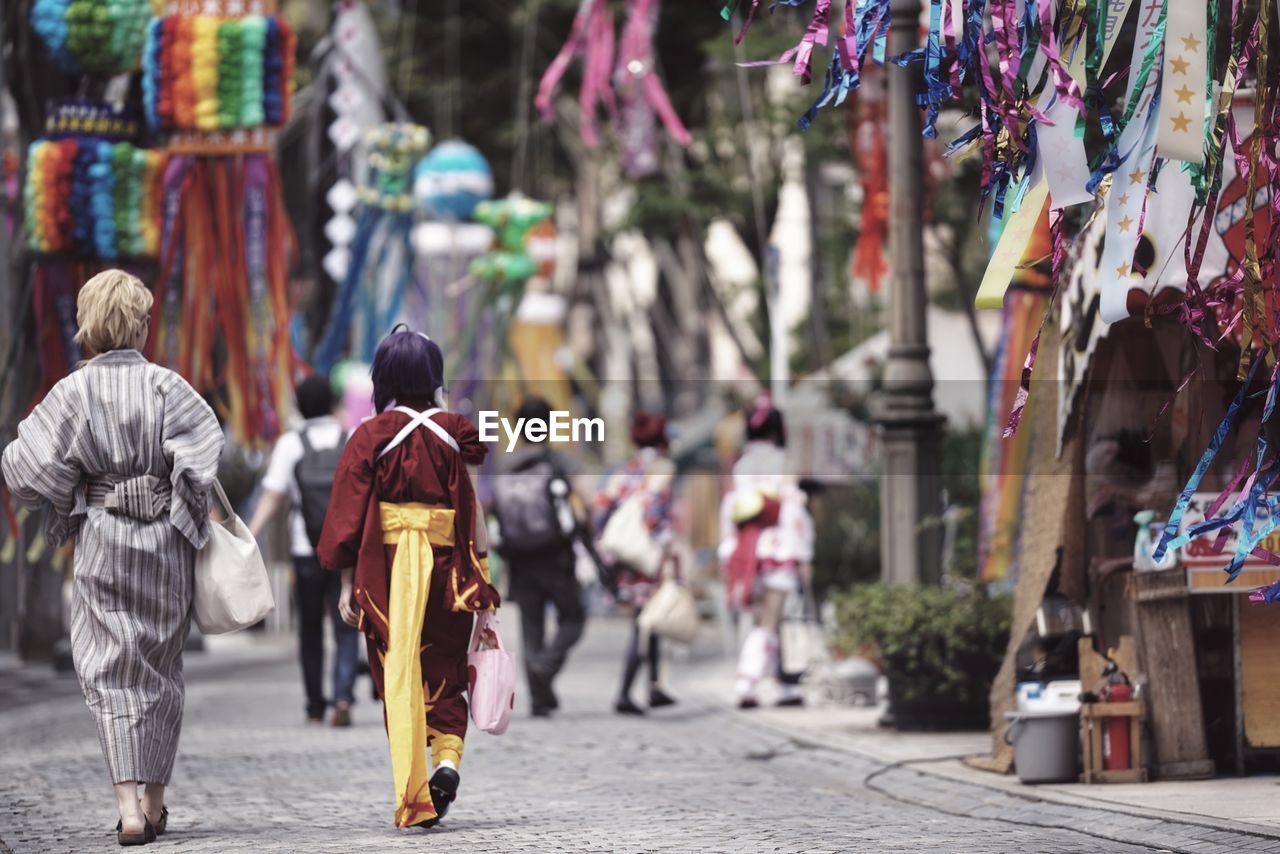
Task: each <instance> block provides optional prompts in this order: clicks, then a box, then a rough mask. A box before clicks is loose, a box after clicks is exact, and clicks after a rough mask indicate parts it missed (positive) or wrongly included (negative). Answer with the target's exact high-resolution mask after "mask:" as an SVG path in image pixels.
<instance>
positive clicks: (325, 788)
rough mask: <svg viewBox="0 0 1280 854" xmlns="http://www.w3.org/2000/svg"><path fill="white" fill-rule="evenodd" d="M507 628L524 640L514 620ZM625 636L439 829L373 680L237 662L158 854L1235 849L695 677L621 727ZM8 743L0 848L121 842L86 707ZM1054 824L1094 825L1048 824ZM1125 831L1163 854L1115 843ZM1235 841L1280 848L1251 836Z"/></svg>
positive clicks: (197, 742) (189, 728) (517, 734)
mask: <svg viewBox="0 0 1280 854" xmlns="http://www.w3.org/2000/svg"><path fill="white" fill-rule="evenodd" d="M504 624H505V626H506V627H507V630H508V632H511V631H513V629H512V627H513V626H514V625H515V624H516V621H515V619H514V614H507V615H506V618H505V620H504ZM621 642H622V636H621V632H620V631H619V627H618V626H617V625H616V624H611V623H608V622H605V621H598V622H596V623H595V624H593V625H592V626H591V627H590V628H589V631H588V635H587V638H586V639H585V640H584V642H583V645H582V646H581V647H580V648H579V649H578V651H577V653H576V654H575V656H574V657H573V658H572V659H571V661H570V666H569V670H568V672H567V673H566V675H565V676H564V677H563V678H562V681H561V686H562V691H561V693H562V698H561V700H562V712H561V713H560V714H559V715H558V716H557V717H555V718H554V719H552V720H549V721H546V720H531V719H529V718H528V717H524V716H522V717H519V718H518V719H517V720H516V721H515V722H514V723H513V725H512V727H511V729H510V731H509V732H508V733H507V734H506V735H504V736H502V737H501V738H494V737H491V736H487V735H483V734H477V735H474V736H473V737H472V739H471V741H470V742H469V743H468V746H467V755H466V760H465V763H464V766H463V774H464V776H463V787H462V789H461V792H460V796H459V800H458V802H457V804H456V805H455V807H454V809H453V810H452V812H451V813H450V815H449V818H448V819H447V821H446V823H445V824H444V825H443V826H442V827H441V828H439V829H436V830H433V831H422V830H412V831H398V830H396V829H395V828H394V827H392V825H391V816H392V803H391V772H390V766H389V762H388V759H387V754H386V742H385V736H384V734H383V730H382V725H381V719H380V713H379V711H378V707H376V706H375V705H373V704H372V703H370V702H368V700H367V697H368V689H367V684H368V683H367V681H365V680H361V683H360V697H361V702H360V704H359V705H358V706H357V709H356V726H355V727H353V728H352V729H350V730H345V731H343V730H333V729H330V728H328V727H324V728H320V727H311V728H309V727H306V726H304V725H303V724H302V722H301V718H302V711H301V709H302V700H301V688H300V686H299V681H298V677H297V671H296V664H295V661H294V659H293V655H292V649H291V648H290V647H289V646H287V645H285V644H284V643H274V645H272V646H271V647H270V650H269V651H270V654H269V655H265V656H264V655H258V656H256V657H254V658H252V659H249V660H247V662H246V663H245V664H244V665H243V666H242V667H239V668H235V669H230V668H227V667H225V666H221V665H220V666H219V667H217V668H216V669H214V668H209V669H208V672H207V673H205V672H203V671H202V670H201V668H199V667H196V666H195V665H193V666H192V667H191V669H192V671H193V673H192V675H191V677H190V678H189V686H188V694H187V707H186V723H185V729H184V732H183V744H182V750H181V752H180V755H179V760H178V769H177V772H176V776H175V780H174V785H173V788H172V790H171V799H170V802H171V809H172V818H171V821H170V833H169V835H168V836H166V837H164V838H163V839H161V840H160V841H159V843H157V844H158V850H163V849H172V850H175V851H183V852H241V851H299V852H303V851H305V852H350V851H379V852H380V851H401V850H431V849H436V850H448V851H450V852H523V851H530V852H545V851H557V850H558V851H573V852H578V851H582V852H597V851H598V852H605V851H609V852H614V851H616V852H647V851H670V852H699V851H705V852H732V854H746V853H747V852H756V851H770V852H774V851H776V852H827V851H832V852H834V851H860V852H861V851H939V852H941V851H948V852H1104V851H1105V852H1138V851H1159V850H1173V851H1179V850H1188V851H1190V850H1194V851H1211V850H1214V849H1215V847H1216V846H1217V844H1218V843H1217V842H1215V841H1213V840H1209V839H1201V838H1193V837H1192V836H1189V835H1187V833H1188V831H1186V830H1185V828H1181V826H1178V825H1169V824H1168V823H1162V822H1158V821H1157V822H1152V821H1149V820H1141V819H1137V818H1133V817H1127V816H1122V815H1120V814H1117V813H1101V815H1100V816H1099V815H1098V814H1097V813H1099V812H1100V811H1086V810H1075V811H1074V813H1073V811H1072V810H1071V809H1068V808H1063V807H1055V808H1054V809H1053V810H1049V811H1047V812H1045V811H1041V810H1038V809H1035V808H1034V803H1035V802H1033V801H1029V800H1027V799H1022V798H1016V797H1012V796H1009V795H1004V794H998V793H995V791H994V790H991V791H990V792H989V793H984V792H982V791H978V792H975V791H974V789H975V787H963V786H961V785H959V784H954V783H947V782H945V781H940V780H938V779H936V778H927V777H925V776H923V775H920V774H918V773H916V772H915V771H913V770H911V769H909V768H899V767H894V766H885V765H879V764H877V763H875V762H874V761H872V760H869V759H864V758H860V757H857V756H854V755H850V754H847V753H839V752H835V751H830V750H826V749H822V748H817V747H813V746H812V745H805V744H803V743H800V742H797V741H794V740H792V739H788V738H786V737H785V736H784V735H782V734H781V733H779V732H778V731H777V730H775V729H768V728H765V727H762V726H761V725H760V724H759V723H758V722H757V721H756V720H754V719H753V718H751V717H750V716H749V715H745V714H743V713H739V712H736V711H731V710H729V709H727V708H724V707H720V706H717V705H715V704H712V703H710V702H709V701H708V700H707V699H706V698H707V696H708V695H700V694H699V691H698V686H697V685H696V684H694V683H696V680H694V679H691V678H690V673H689V671H688V670H686V672H685V674H684V678H683V680H682V679H681V678H680V675H679V674H676V675H675V678H674V679H673V683H674V685H675V687H676V688H677V690H679V691H681V694H682V698H683V699H684V702H683V703H682V704H681V705H680V706H678V707H677V708H676V709H674V710H671V711H670V712H669V713H662V714H655V715H652V716H650V717H648V718H645V719H631V718H620V717H618V716H616V715H614V714H613V713H612V712H611V711H610V710H609V704H610V699H611V696H612V690H613V686H614V679H615V675H616V667H617V662H618V657H619V656H618V653H619V651H620V646H621ZM220 654H221V653H217V652H215V653H211V654H210V658H216V657H217V656H218V655H220ZM690 670H692V668H690ZM0 745H3V748H2V753H0V840H2V841H0V851H4V852H6V854H7V852H8V851H12V852H14V854H55V853H56V852H88V851H109V850H113V849H115V848H116V845H115V840H114V834H112V833H110V832H109V831H110V829H111V828H112V827H113V826H114V824H115V815H114V810H113V803H112V798H111V792H110V788H109V787H108V786H107V780H106V776H105V771H104V767H103V761H102V757H101V755H100V754H99V752H98V744H97V741H96V739H95V737H94V733H93V727H92V724H91V722H90V718H89V715H88V713H87V711H86V710H85V708H84V706H83V702H82V700H81V699H80V697H79V696H78V695H72V696H66V697H60V698H56V699H52V700H49V701H46V702H41V703H35V704H31V705H27V706H25V707H23V708H19V709H17V710H15V711H11V712H8V713H5V714H0ZM908 801H915V803H908ZM1090 812H1092V813H1094V814H1090ZM1126 822H1127V824H1126ZM1045 824H1049V825H1052V824H1064V825H1068V826H1071V827H1073V828H1079V830H1076V829H1064V828H1063V827H1054V826H1037V825H1045ZM1130 825H1131V826H1130ZM1081 830H1083V831H1089V833H1085V832H1080V831H1081ZM1192 830H1196V828H1192ZM1199 830H1201V831H1203V830H1204V829H1203V828H1199ZM1091 834H1092V835H1091ZM1227 836H1230V834H1228V835H1227ZM1122 838H1124V839H1143V840H1144V842H1145V844H1143V845H1132V844H1126V843H1124V842H1120V841H1115V840H1117V839H1122ZM1182 843H1186V845H1185V846H1184V845H1183V844H1182ZM1220 844H1221V846H1222V850H1240V849H1241V848H1243V847H1249V848H1250V850H1273V846H1276V847H1280V842H1277V841H1276V840H1268V839H1265V838H1261V837H1252V838H1250V837H1247V836H1245V837H1242V838H1241V839H1238V840H1234V841H1233V840H1228V839H1225V838H1224V839H1222V840H1221V843H1220Z"/></svg>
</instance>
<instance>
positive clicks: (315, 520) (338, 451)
mask: <svg viewBox="0 0 1280 854" xmlns="http://www.w3.org/2000/svg"><path fill="white" fill-rule="evenodd" d="M298 438H299V439H300V440H301V441H302V459H300V460H298V464H297V465H296V466H294V467H293V478H294V480H295V481H296V482H297V484H298V510H299V511H301V513H302V521H303V522H304V523H305V524H306V526H307V539H309V540H311V546H312V548H315V547H316V546H318V545H319V544H320V532H321V531H322V530H324V514H325V512H326V511H327V510H328V509H329V494H330V493H331V492H333V479H334V477H335V476H336V475H337V473H338V460H340V459H341V458H342V447H343V445H345V444H346V443H347V434H346V433H343V434H342V436H341V438H339V439H338V444H337V445H335V446H333V447H332V448H326V449H325V450H322V451H321V450H316V449H315V448H314V447H312V445H311V442H310V441H309V440H308V439H307V428H306V427H303V428H302V429H300V430H299V431H298Z"/></svg>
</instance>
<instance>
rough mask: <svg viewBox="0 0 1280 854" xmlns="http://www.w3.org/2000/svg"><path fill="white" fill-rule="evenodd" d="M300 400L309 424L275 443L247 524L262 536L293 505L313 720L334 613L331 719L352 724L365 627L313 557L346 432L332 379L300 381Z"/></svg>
mask: <svg viewBox="0 0 1280 854" xmlns="http://www.w3.org/2000/svg"><path fill="white" fill-rule="evenodd" d="M297 401H298V414H299V415H301V416H302V418H303V419H304V420H303V423H302V424H301V425H300V426H299V427H298V429H297V430H292V431H290V432H288V433H285V434H284V435H283V436H281V437H280V439H279V441H277V442H276V446H275V449H274V450H273V451H272V453H271V462H270V463H268V465H267V473H266V475H265V476H263V478H262V497H261V498H260V499H259V501H258V506H257V509H256V510H255V511H254V514H253V518H252V519H251V520H250V522H249V530H250V532H252V534H253V535H254V536H255V537H257V536H259V535H260V534H261V532H262V529H263V528H264V527H266V525H267V523H268V522H270V520H271V519H272V518H273V517H274V516H275V515H276V513H278V512H279V511H280V510H281V509H282V508H283V507H285V506H286V505H290V511H289V554H290V556H291V557H292V559H293V594H294V601H295V603H296V604H297V609H298V658H299V662H300V663H301V665H302V682H303V686H304V688H305V689H306V693H307V707H306V715H307V720H308V721H309V722H311V723H317V724H318V723H323V722H324V715H325V711H326V709H327V708H328V707H329V700H327V699H326V698H325V695H324V620H325V616H326V615H329V616H330V618H331V620H332V623H333V639H334V646H335V652H334V659H333V718H332V723H333V725H334V726H338V727H342V726H350V725H351V706H352V705H353V704H354V703H355V681H356V667H357V665H358V663H359V658H360V633H359V632H358V631H356V629H355V628H353V627H352V626H348V625H347V624H346V623H344V622H343V621H342V617H341V616H340V615H339V613H338V594H339V591H340V589H341V579H340V578H339V576H338V575H336V574H335V573H331V572H324V571H323V570H321V569H320V563H319V561H317V560H316V555H315V545H316V543H317V542H319V540H320V532H321V530H322V528H323V526H324V518H325V513H326V510H327V509H328V506H329V497H330V493H331V491H332V489H333V479H334V476H335V475H336V474H337V470H338V460H339V458H340V456H341V454H342V448H343V446H344V445H345V444H346V441H347V436H346V433H345V432H344V431H343V429H342V425H341V424H339V423H338V419H336V418H335V417H334V416H333V408H334V399H333V390H332V387H331V386H330V384H329V380H328V378H327V377H323V376H318V375H317V376H310V377H307V378H306V379H304V380H303V381H302V382H300V383H298V389H297Z"/></svg>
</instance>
